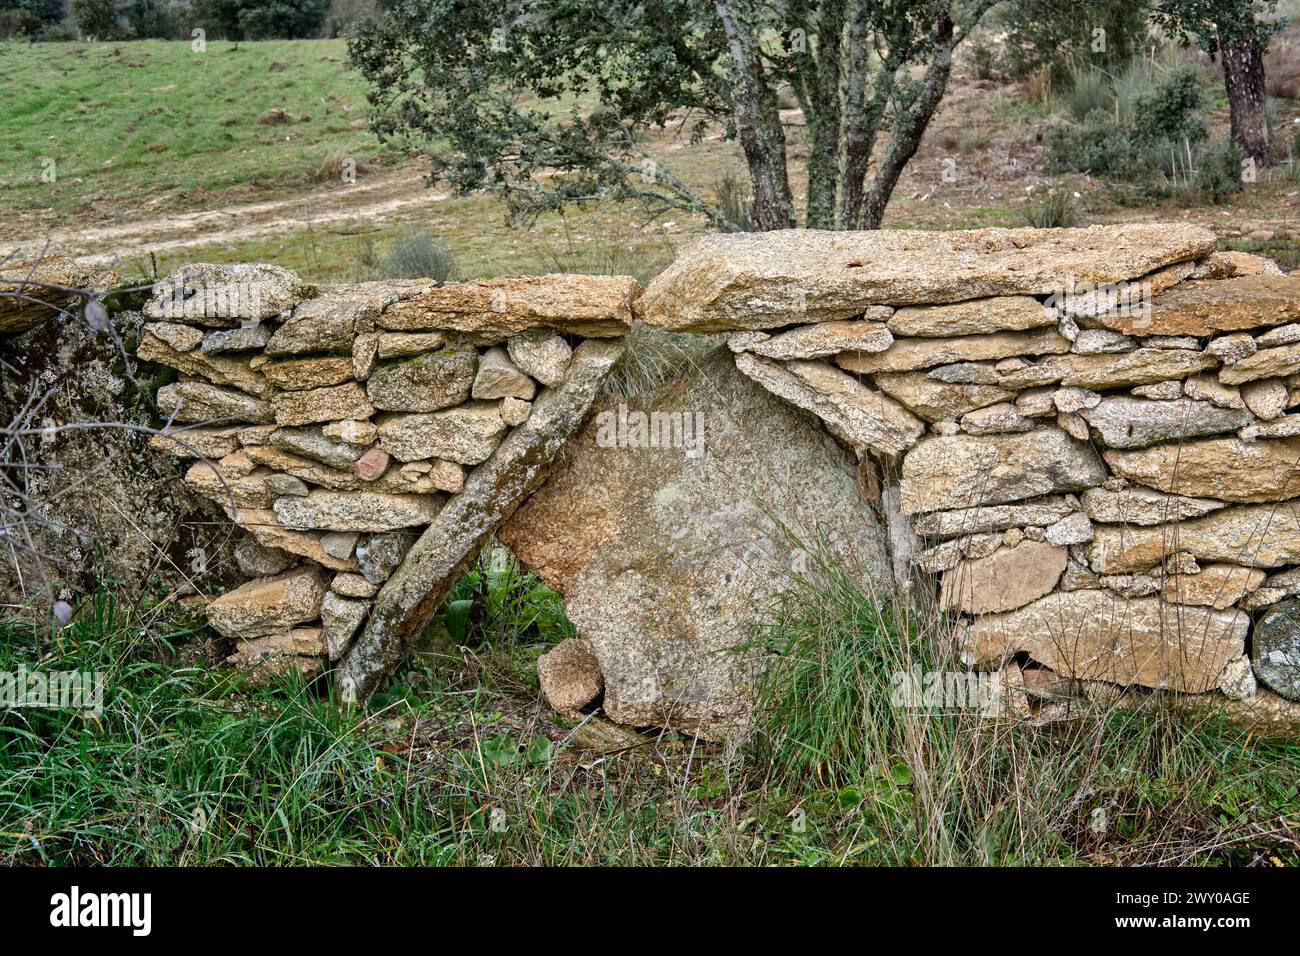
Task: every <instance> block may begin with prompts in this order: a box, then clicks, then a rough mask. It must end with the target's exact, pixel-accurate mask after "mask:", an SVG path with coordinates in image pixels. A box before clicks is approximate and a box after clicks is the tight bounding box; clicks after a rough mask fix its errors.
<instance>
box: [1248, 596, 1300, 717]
mask: <svg viewBox="0 0 1300 956" xmlns="http://www.w3.org/2000/svg"><path fill="white" fill-rule="evenodd" d="M1254 638H1255V639H1254V644H1255V648H1254V652H1253V661H1252V662H1253V664H1254V665H1255V676H1257V677H1258V678H1259V679H1260V680H1261V681H1263V682H1264V683H1265V684H1267V685H1268V686H1269V687H1271V688H1272V689H1273V690H1275V691H1277V692H1278V693H1279V694H1281V695H1282V696H1283V697H1285V698H1286V699H1287V700H1300V601H1297V600H1294V599H1292V600H1287V601H1283V602H1281V603H1280V604H1277V605H1275V606H1274V607H1272V608H1271V609H1269V611H1268V612H1267V613H1266V614H1265V615H1264V616H1263V617H1261V618H1260V619H1259V622H1258V623H1257V624H1256V625H1255V635H1254Z"/></svg>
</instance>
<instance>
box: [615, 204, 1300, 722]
mask: <svg viewBox="0 0 1300 956" xmlns="http://www.w3.org/2000/svg"><path fill="white" fill-rule="evenodd" d="M1214 249H1215V243H1214V237H1213V236H1212V235H1211V234H1210V233H1208V232H1206V231H1204V230H1200V229H1196V228H1190V227H1185V226H1176V225H1143V226H1128V227H1095V228H1092V229H1086V230H1058V231H1051V232H1035V231H1032V230H985V231H980V232H972V233H952V234H917V233H908V232H895V233H880V234H875V235H871V234H831V233H820V234H819V233H806V232H804V233H775V234H766V235H751V236H743V237H719V238H716V239H709V240H705V241H703V242H701V243H700V244H698V245H697V246H696V247H694V248H693V249H692V250H691V251H689V252H688V253H687V254H685V255H684V256H682V257H681V258H679V259H678V261H677V262H675V263H674V264H673V265H672V266H671V267H670V268H669V269H668V270H667V271H666V272H665V273H664V274H663V275H661V276H660V277H659V278H658V279H656V280H655V282H654V283H652V285H651V286H650V288H649V289H648V290H647V292H646V294H645V295H644V296H643V297H642V298H641V300H640V302H639V311H640V314H641V316H642V317H643V318H644V319H645V320H646V321H648V322H653V323H655V324H658V325H662V326H665V327H670V328H675V329H679V330H688V331H689V330H698V331H706V330H707V331H715V332H716V331H727V332H730V333H731V334H730V336H729V345H730V348H731V349H732V351H733V352H734V353H735V361H736V366H737V368H739V370H740V371H741V372H742V373H743V374H745V375H747V376H749V377H750V378H752V379H753V380H754V381H756V382H758V383H760V384H761V385H763V386H764V387H765V388H767V389H769V390H770V391H772V392H773V393H775V394H777V395H780V396H781V397H783V398H785V399H786V400H788V401H790V402H792V403H794V404H796V405H798V406H800V407H802V408H805V409H808V410H810V411H812V412H814V413H816V414H817V415H819V416H820V417H821V418H822V420H823V421H824V422H825V423H826V425H827V427H829V428H830V429H831V431H832V432H834V433H835V434H836V435H838V436H839V437H840V438H841V439H843V440H844V441H845V442H847V443H848V444H849V445H850V446H851V447H853V448H854V449H856V450H857V451H858V453H859V454H860V455H862V456H873V457H875V458H877V459H879V460H880V462H881V463H882V464H883V465H884V466H885V472H886V473H887V474H892V475H895V476H897V483H896V492H897V496H896V497H897V501H898V505H899V511H900V512H901V517H902V518H903V519H904V520H905V521H906V522H907V523H909V524H910V526H911V528H912V531H913V532H914V539H913V542H912V544H910V545H908V544H906V543H904V544H903V545H902V546H903V547H904V548H905V549H907V550H909V551H911V554H910V555H909V557H910V560H911V561H912V562H914V564H915V565H916V566H917V567H918V568H919V569H921V570H922V571H924V572H929V573H930V574H931V575H934V576H937V589H938V598H939V601H940V604H941V606H942V607H943V608H944V609H945V610H947V611H949V612H950V613H951V614H952V615H953V616H954V617H955V618H956V620H957V621H958V633H959V638H960V641H961V650H962V652H963V657H964V659H965V660H966V661H967V663H969V664H971V665H975V666H981V667H988V666H995V665H998V664H1000V663H1001V662H1003V661H1005V660H1007V659H1008V658H1010V657H1011V656H1013V655H1027V658H1028V659H1029V660H1030V661H1033V662H1036V663H1037V664H1041V665H1044V666H1045V667H1047V668H1050V669H1051V670H1053V671H1055V672H1056V673H1057V674H1058V675H1064V676H1067V677H1073V678H1079V679H1082V680H1098V681H1108V682H1113V683H1115V684H1120V685H1142V686H1147V687H1159V688H1167V689H1172V690H1177V691H1184V692H1192V693H1201V692H1207V691H1215V690H1219V691H1222V692H1223V693H1225V694H1227V695H1229V696H1231V697H1235V698H1245V697H1251V696H1253V695H1254V692H1255V682H1256V678H1258V679H1259V680H1260V681H1262V682H1263V683H1264V684H1265V685H1266V686H1267V687H1269V688H1271V689H1272V690H1274V691H1276V692H1277V693H1278V694H1281V695H1282V696H1284V697H1286V698H1289V699H1292V700H1295V699H1298V698H1300V626H1298V624H1297V618H1298V617H1300V602H1297V601H1295V600H1293V598H1294V596H1295V595H1297V594H1300V568H1298V567H1297V565H1300V500H1297V499H1300V470H1298V469H1297V467H1296V466H1297V464H1298V463H1300V437H1296V436H1300V414H1297V413H1292V412H1291V411H1290V410H1291V409H1293V408H1295V407H1296V406H1297V405H1300V375H1297V374H1296V373H1297V372H1300V276H1285V275H1283V274H1281V271H1280V270H1279V269H1278V268H1277V266H1276V265H1275V264H1274V263H1272V262H1271V261H1269V260H1265V259H1261V258H1258V257H1253V256H1248V255H1242V254H1234V253H1216V252H1215V251H1214ZM775 453H778V452H774V454H775ZM885 500H886V501H888V500H890V495H889V494H888V493H886V495H885ZM904 541H905V539H904ZM1251 653H1253V667H1252V660H1251V658H1250V657H1249V656H1248V655H1249V654H1251Z"/></svg>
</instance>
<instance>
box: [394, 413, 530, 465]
mask: <svg viewBox="0 0 1300 956" xmlns="http://www.w3.org/2000/svg"><path fill="white" fill-rule="evenodd" d="M505 430H506V423H505V421H504V420H503V419H502V418H501V412H500V409H498V408H497V405H496V404H495V403H492V402H476V403H471V404H469V405H462V406H460V407H459V408H448V409H446V410H444V411H441V412H431V413H428V414H424V413H420V412H415V413H412V414H409V415H394V416H392V417H389V418H385V419H384V420H383V421H381V422H380V423H379V447H380V448H382V449H383V450H384V451H386V452H388V453H389V454H390V455H392V456H393V457H394V458H396V459H397V460H398V461H419V460H421V459H423V458H444V459H446V460H448V461H454V462H458V463H459V464H462V465H477V464H478V463H479V462H482V461H486V460H487V459H488V457H489V456H490V455H491V454H492V453H493V452H494V451H496V448H497V446H498V445H499V444H500V443H501V435H502V433H503V432H505Z"/></svg>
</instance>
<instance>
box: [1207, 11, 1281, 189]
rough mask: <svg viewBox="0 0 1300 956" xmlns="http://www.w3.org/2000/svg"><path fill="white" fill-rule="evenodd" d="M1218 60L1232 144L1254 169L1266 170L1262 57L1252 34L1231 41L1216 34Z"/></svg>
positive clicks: (1268, 154) (1268, 158)
mask: <svg viewBox="0 0 1300 956" xmlns="http://www.w3.org/2000/svg"><path fill="white" fill-rule="evenodd" d="M1219 58H1220V61H1221V62H1222V64H1223V85H1224V86H1225V87H1226V88H1227V92H1228V112H1229V117H1230V123H1231V127H1232V141H1233V142H1234V143H1236V144H1237V146H1238V147H1239V148H1240V149H1241V151H1242V152H1243V153H1245V154H1246V155H1247V156H1249V157H1250V158H1251V159H1253V160H1254V161H1255V165H1256V166H1269V165H1271V164H1272V162H1273V154H1272V150H1270V148H1269V144H1268V119H1267V117H1266V115H1265V113H1264V55H1263V50H1262V49H1261V48H1260V43H1259V39H1258V37H1256V36H1255V35H1254V34H1253V32H1252V33H1250V34H1249V35H1247V36H1244V37H1238V38H1235V39H1234V38H1229V37H1228V36H1227V35H1225V33H1224V31H1220V33H1219Z"/></svg>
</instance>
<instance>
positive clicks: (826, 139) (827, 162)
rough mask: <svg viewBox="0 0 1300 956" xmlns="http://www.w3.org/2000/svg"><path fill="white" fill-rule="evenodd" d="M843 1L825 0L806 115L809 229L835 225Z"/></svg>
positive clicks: (838, 160)
mask: <svg viewBox="0 0 1300 956" xmlns="http://www.w3.org/2000/svg"><path fill="white" fill-rule="evenodd" d="M843 33H844V0H823V2H822V5H821V9H820V11H819V15H818V23H817V57H816V61H815V63H814V64H813V76H812V77H811V80H812V83H813V89H812V91H811V93H810V95H809V101H810V104H811V106H812V114H811V115H810V116H808V117H807V121H808V132H809V134H810V136H811V138H812V143H811V145H810V147H809V150H808V216H807V222H806V223H805V225H807V227H808V228H809V229H834V228H835V199H836V194H837V192H838V186H839V179H840V123H841V114H840V76H841V66H842V64H841V62H840V58H841V42H842V35H843Z"/></svg>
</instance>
